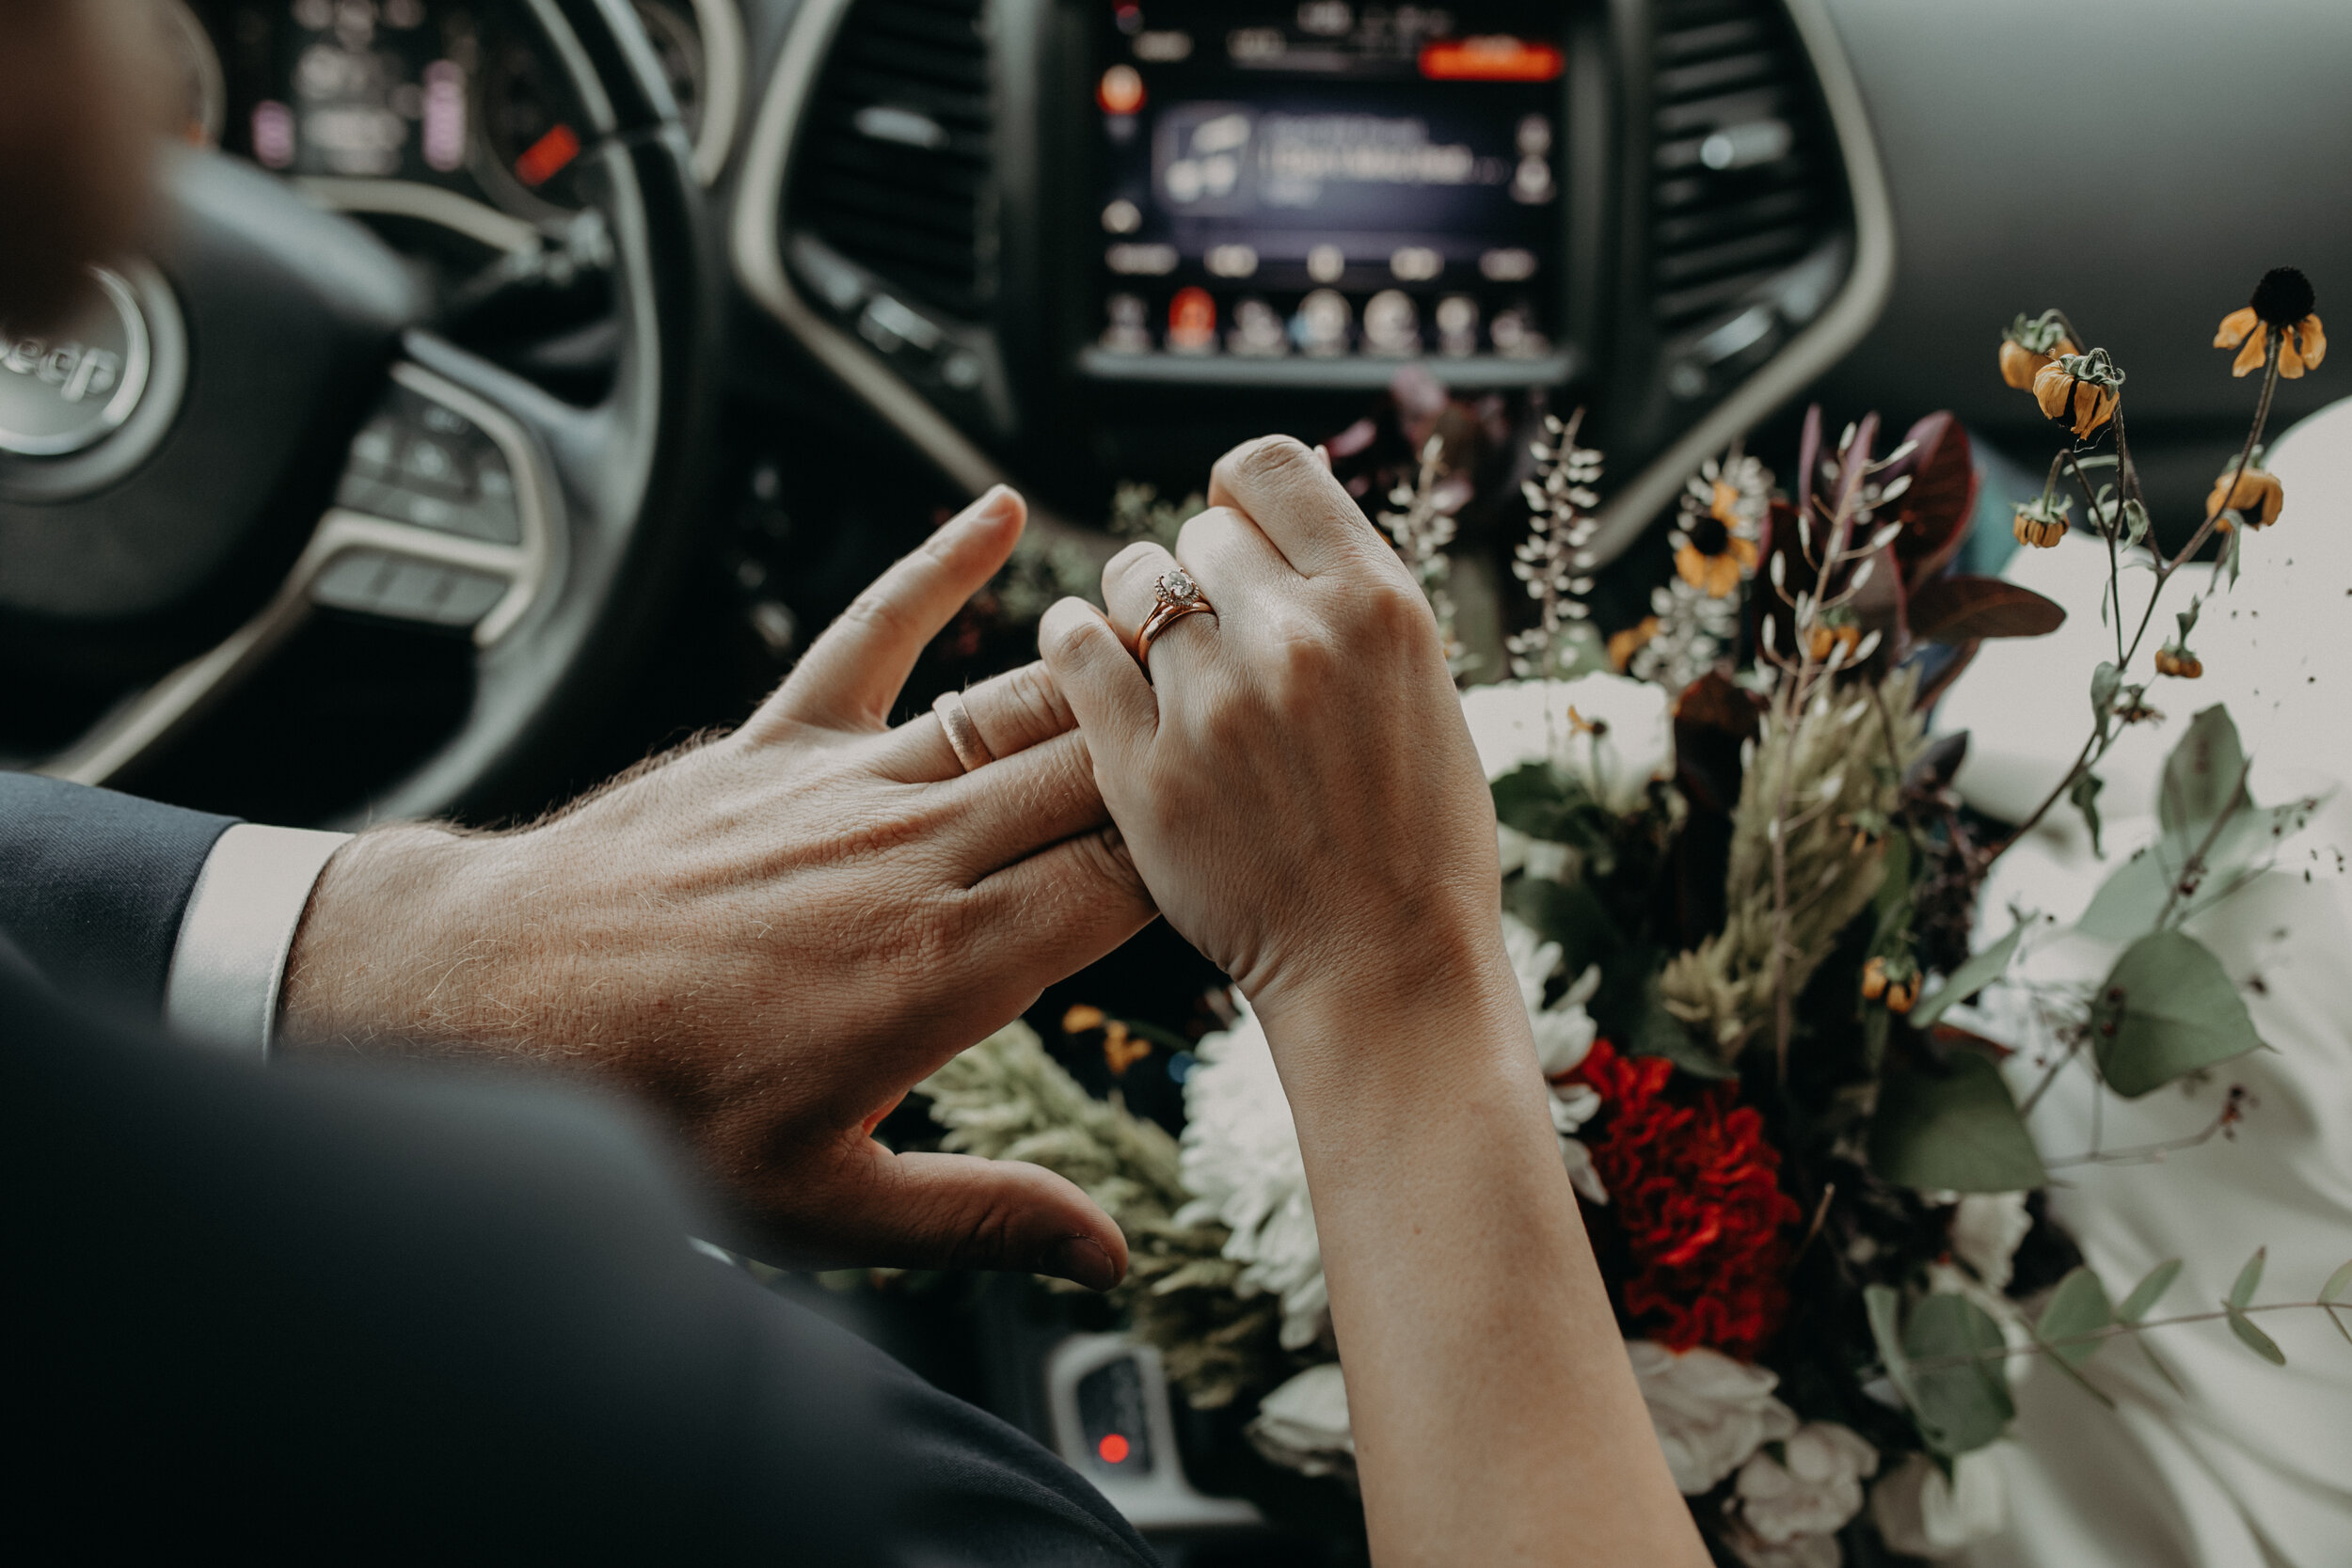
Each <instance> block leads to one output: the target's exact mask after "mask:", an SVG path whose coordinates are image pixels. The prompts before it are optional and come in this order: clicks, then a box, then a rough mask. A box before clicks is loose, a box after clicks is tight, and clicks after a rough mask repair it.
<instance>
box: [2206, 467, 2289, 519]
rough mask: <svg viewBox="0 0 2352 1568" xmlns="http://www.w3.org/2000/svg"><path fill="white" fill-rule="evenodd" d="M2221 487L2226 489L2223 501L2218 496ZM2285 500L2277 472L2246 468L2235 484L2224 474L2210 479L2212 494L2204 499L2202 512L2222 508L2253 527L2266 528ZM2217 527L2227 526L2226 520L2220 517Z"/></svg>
mask: <svg viewBox="0 0 2352 1568" xmlns="http://www.w3.org/2000/svg"><path fill="white" fill-rule="evenodd" d="M2225 490H2226V491H2228V492H2229V499H2228V500H2227V501H2226V502H2225V501H2224V500H2223V499H2222V492H2223V491H2225ZM2286 503H2287V494H2286V491H2285V490H2284V489H2283V488H2281V487H2280V483H2279V476H2278V475H2277V474H2274V473H2271V472H2270V471H2269V470H2267V469H2265V468H2248V469H2247V470H2246V471H2245V472H2243V473H2241V474H2239V475H2238V476H2237V483H2236V484H2235V485H2233V484H2231V483H2230V476H2229V475H2228V474H2226V473H2225V474H2223V475H2222V476H2221V477H2220V478H2219V479H2217V480H2215V481H2214V482H2213V493H2212V494H2211V495H2209V496H2207V497H2206V498H2205V512H2206V514H2207V515H2212V514H2213V513H2216V512H2220V511H2224V510H2227V511H2231V512H2234V513H2236V514H2237V515H2239V516H2241V517H2243V518H2245V519H2246V520H2247V521H2248V522H2249V523H2251V524H2252V525H2253V526H2254V527H2256V528H2268V527H2269V526H2270V525H2271V524H2273V523H2275V522H2277V521H2278V520H2279V509H2280V507H2282V506H2284V505H2286ZM2221 526H2222V527H2224V528H2227V527H2229V526H2230V520H2229V519H2228V518H2227V517H2224V518H2223V519H2222V520H2221Z"/></svg>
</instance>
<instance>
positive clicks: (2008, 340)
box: [2001, 310, 2082, 392]
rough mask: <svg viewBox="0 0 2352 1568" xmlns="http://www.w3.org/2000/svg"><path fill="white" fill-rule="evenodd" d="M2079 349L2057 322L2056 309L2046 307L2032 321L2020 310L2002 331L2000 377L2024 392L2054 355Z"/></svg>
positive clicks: (2070, 352) (2031, 386)
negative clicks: (2046, 308) (2005, 329)
mask: <svg viewBox="0 0 2352 1568" xmlns="http://www.w3.org/2000/svg"><path fill="white" fill-rule="evenodd" d="M2080 352H2082V351H2081V350H2079V349H2077V348H2076V347H2075V346H2074V340H2073V339H2072V338H2069V337H2068V336H2067V335H2066V329H2065V328H2064V327H2062V326H2060V325H2058V312H2057V311H2056V310H2045V311H2043V312H2042V314H2041V315H2040V316H2038V317H2036V318H2034V319H2033V320H2031V321H2028V320H2026V317H2025V315H2024V313H2023V312H2020V313H2019V315H2018V317H2017V319H2016V321H2014V322H2012V323H2011V324H2010V328H2009V330H2008V331H2006V332H2004V333H2002V334H2001V379H2002V380H2003V381H2006V382H2008V383H2009V384H2010V386H2011V387H2014V388H2017V389H2018V390H2019V391H2021V392H2030V391H2032V390H2033V378H2034V377H2035V376H2036V375H2038V374H2040V373H2041V371H2042V366H2044V365H2046V364H2048V363H2049V362H2050V360H2051V359H2052V358H2053V357H2054V356H2058V355H2060V354H2079V353H2080Z"/></svg>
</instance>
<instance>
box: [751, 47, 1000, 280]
mask: <svg viewBox="0 0 2352 1568" xmlns="http://www.w3.org/2000/svg"><path fill="white" fill-rule="evenodd" d="M982 9H983V0H857V3H856V4H855V5H854V6H852V7H851V8H850V13H849V15H848V16H847V17H846V18H844V19H843V21H842V24H841V31H840V35H839V37H838V38H837V39H836V40H835V41H834V47H833V54H832V55H831V57H830V59H829V60H828V61H827V63H826V66H825V73H824V76H823V78H822V79H821V80H820V81H819V82H818V88H817V94H816V98H815V101H814V102H813V103H812V104H811V105H810V108H809V118H808V120H807V122H806V124H805V126H804V128H803V132H802V142H801V150H800V152H799V154H798V156H797V158H796V160H795V174H794V178H793V189H792V196H791V200H790V203H789V205H788V206H787V213H788V214H789V218H788V221H789V223H790V224H791V226H792V227H794V228H796V229H800V230H806V231H809V232H811V233H814V234H816V235H818V236H819V237H821V238H822V239H823V240H824V241H825V243H826V244H827V245H831V246H832V247H833V248H834V250H836V251H838V252H839V253H840V254H841V255H843V256H846V257H848V258H850V260H851V261H855V262H857V263H858V264H859V265H861V266H863V267H865V268H866V270H867V271H869V272H871V273H872V274H873V275H874V276H875V277H879V278H882V279H883V280H885V281H886V282H887V283H888V284H889V285H890V286H892V287H893V288H895V289H897V290H899V291H901V292H903V293H905V294H906V296H907V297H908V298H909V299H911V300H914V301H915V302H918V303H921V304H924V305H928V306H931V307H934V308H936V309H938V310H940V311H942V312H944V313H946V314H947V315H951V316H956V317H960V318H961V319H963V320H965V321H979V320H982V319H984V318H985V317H986V316H987V314H988V308H989V304H990V301H991V300H992V299H993V296H994V293H995V265H994V261H995V249H996V246H995V235H994V229H995V222H994V200H993V189H992V184H991V180H990V149H989V143H990V131H991V127H992V115H991V109H990V101H989V62H988V45H987V40H986V39H985V38H984V36H983V34H982V31H981V24H982V18H981V13H982Z"/></svg>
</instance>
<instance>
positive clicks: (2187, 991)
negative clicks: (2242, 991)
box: [2090, 931, 2263, 1100]
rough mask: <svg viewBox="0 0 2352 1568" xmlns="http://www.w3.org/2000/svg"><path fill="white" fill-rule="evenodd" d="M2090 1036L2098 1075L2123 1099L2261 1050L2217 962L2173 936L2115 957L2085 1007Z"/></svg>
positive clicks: (2156, 935)
mask: <svg viewBox="0 0 2352 1568" xmlns="http://www.w3.org/2000/svg"><path fill="white" fill-rule="evenodd" d="M2090 1031H2091V1049H2092V1052H2093V1053H2094V1054H2095V1056H2096V1057H2097V1060H2098V1063H2099V1072H2100V1075H2101V1076H2102V1077H2103V1078H2105V1079H2106V1084H2107V1086H2108V1087H2109V1088H2111V1089H2113V1090H2114V1091H2115V1092H2116V1093H2118V1094H2120V1095H2122V1096H2123V1097H2124V1098H2125V1099H2126V1100H2136V1099H2137V1098H2138V1097H2139V1096H2141V1095H2143V1094H2146V1093H2147V1092H2148V1091H2149V1090H2151V1089H2154V1088H2159V1087H2161V1086H2163V1085H2166V1084H2169V1083H2170V1082H2172V1080H2173V1079H2175V1078H2178V1077H2180V1076H2181V1075H2182V1074H2183V1073H2185V1072H2194V1071H2196V1070H2197V1069H2199V1068H2206V1067H2213V1066H2215V1065H2217V1064H2218V1063H2221V1062H2226V1061H2229V1060H2231V1059H2232V1058H2233V1057H2236V1056H2242V1055H2244V1054H2245V1053H2247V1052H2249V1051H2251V1050H2253V1049H2254V1048H2256V1047H2257V1046H2259V1045H2261V1044H2262V1043H2263V1042H2262V1037H2260V1036H2259V1035H2257V1034H2255V1033H2254V1021H2253V1020H2252V1019H2251V1018H2250V1017H2249V1016H2248V1014H2247V1011H2246V1003H2245V1000H2244V999H2243V998H2242V997H2240V996H2239V995H2238V993H2237V988H2236V987H2235V986H2233V985H2232V984H2231V983H2230V976H2229V975H2228V974H2226V973H2224V972H2223V970H2222V968H2221V960H2220V959H2218V958H2215V957H2214V956H2213V953H2212V950H2211V949H2209V948H2207V947H2206V946H2205V944H2204V943H2202V942H2199V941H2198V940H2197V939H2196V938H2194V937H2191V936H2188V935H2185V933H2183V932H2180V931H2152V932H2150V933H2149V934H2148V935H2146V936H2144V937H2142V938H2140V939H2139V940H2138V941H2137V942H2134V943H2132V944H2131V946H2129V947H2127V948H2125V949H2124V950H2123V956H2122V958H2118V959H2117V960H2116V961H2115V967H2114V968H2113V969H2112V970H2110V971H2108V973H2107V977H2106V980H2105V981H2103V982H2102V983H2101V984H2100V987H2099V991H2098V994H2097V996H2096V997H2094V998H2093V1000H2092V1003H2091V1010H2090Z"/></svg>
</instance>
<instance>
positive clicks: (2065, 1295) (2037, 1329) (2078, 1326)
mask: <svg viewBox="0 0 2352 1568" xmlns="http://www.w3.org/2000/svg"><path fill="white" fill-rule="evenodd" d="M2114 1322H2115V1312H2114V1310H2113V1309H2112V1308H2111V1307H2108V1305H2107V1291H2106V1286H2104V1285H2102V1284H2100V1283H2099V1276H2098V1275H2095V1274H2093V1273H2091V1272H2090V1268H2089V1267H2088V1266H2086V1265H2082V1264H2077V1265H2076V1266H2075V1267H2074V1268H2072V1269H2069V1270H2068V1271H2067V1274H2066V1277H2065V1278H2063V1279H2061V1280H2059V1281H2058V1289H2057V1290H2055V1291H2051V1292H2050V1304H2049V1305H2048V1306H2047V1307H2043V1308H2042V1321H2041V1322H2039V1323H2036V1324H2034V1338H2037V1339H2040V1340H2041V1341H2042V1345H2043V1347H2044V1348H2045V1349H2047V1350H2048V1351H2049V1353H2050V1354H2052V1355H2054V1356H2056V1357H2058V1360H2059V1361H2061V1362H2063V1363H2064V1364H2065V1365H2067V1366H2069V1367H2079V1366H2081V1365H2082V1364H2083V1363H2084V1362H2086V1361H2088V1360H2090V1358H2091V1357H2092V1356H2094V1355H2096V1354H2099V1347H2100V1346H2101V1345H2103V1344H2104V1343H2106V1341H2105V1340H2104V1339H2095V1338H2089V1336H2091V1335H2095V1334H2097V1333H2098V1332H2099V1331H2100V1330H2101V1329H2103V1328H2106V1326H2107V1325H2109V1324H2110V1323H2114ZM2069 1340H2073V1341H2074V1343H2071V1344H2070V1343H2068V1342H2067V1341H2069Z"/></svg>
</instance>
